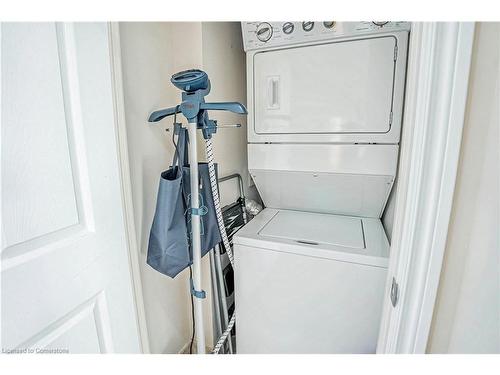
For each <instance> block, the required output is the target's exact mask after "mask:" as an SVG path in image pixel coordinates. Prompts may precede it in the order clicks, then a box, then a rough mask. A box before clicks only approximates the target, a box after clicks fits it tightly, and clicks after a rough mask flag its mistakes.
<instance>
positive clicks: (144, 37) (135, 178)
mask: <svg viewBox="0 0 500 375" xmlns="http://www.w3.org/2000/svg"><path fill="white" fill-rule="evenodd" d="M186 28H189V29H190V31H191V32H190V33H186V34H183V33H182V31H183V30H184V29H186ZM196 30H197V24H172V23H148V22H145V23H142V22H141V23H121V24H120V35H121V38H120V42H121V52H122V66H123V87H124V100H125V111H126V112H125V116H126V123H127V138H128V143H129V158H130V169H131V171H130V172H131V179H132V188H133V192H132V193H133V200H134V214H135V215H134V216H135V224H136V228H137V234H138V241H139V246H140V249H141V257H140V261H141V266H142V269H141V273H142V285H143V293H144V303H145V310H146V320H147V323H148V331H149V336H150V337H149V339H150V350H151V352H153V353H177V352H178V351H179V350H180V349H181V348H182V347H183V346H184V345H185V343H186V342H187V341H188V339H189V337H190V320H191V318H190V314H191V313H190V310H189V294H188V290H189V289H188V279H187V276H188V275H187V273H186V272H183V273H181V274H180V275H178V276H177V277H176V278H175V279H173V280H172V279H170V278H169V277H167V276H164V275H161V274H160V273H158V272H156V271H154V270H153V269H152V268H150V267H149V266H148V265H147V264H146V252H147V244H148V238H149V229H150V226H151V222H152V218H153V214H154V209H155V204H156V193H157V189H158V181H159V176H160V172H161V171H163V170H165V169H167V168H168V166H169V165H170V163H171V160H172V156H173V146H172V142H171V133H166V132H165V128H166V127H167V126H170V124H169V123H168V122H162V123H161V124H155V125H151V124H149V123H148V122H147V118H148V115H149V113H150V112H151V111H152V110H155V109H159V108H164V107H167V106H172V105H174V104H176V103H177V101H178V99H179V93H178V92H177V90H176V89H175V88H173V86H172V85H171V84H170V76H171V75H172V74H173V73H175V72H176V71H178V70H182V69H186V68H188V67H192V66H199V65H198V62H199V61H200V56H201V53H199V52H198V51H200V48H193V49H188V48H183V46H181V45H179V43H180V42H181V41H184V42H185V43H186V44H187V43H189V42H190V39H193V38H194V41H195V43H198V42H199V38H198V37H197V36H196ZM199 30H200V27H198V31H199ZM181 36H182V38H181ZM198 47H199V46H198ZM193 64H194V65H193Z"/></svg>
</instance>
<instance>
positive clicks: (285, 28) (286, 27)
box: [283, 22, 295, 35]
mask: <svg viewBox="0 0 500 375" xmlns="http://www.w3.org/2000/svg"><path fill="white" fill-rule="evenodd" d="M294 29H295V26H294V25H293V23H292V22H285V23H284V24H283V32H284V33H285V34H287V35H288V34H291V33H293V30H294Z"/></svg>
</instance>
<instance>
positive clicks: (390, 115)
mask: <svg viewBox="0 0 500 375" xmlns="http://www.w3.org/2000/svg"><path fill="white" fill-rule="evenodd" d="M392 117H393V114H392V111H391V113H389V126H391V125H392Z"/></svg>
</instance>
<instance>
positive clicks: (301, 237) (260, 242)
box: [233, 208, 389, 268]
mask: <svg viewBox="0 0 500 375" xmlns="http://www.w3.org/2000/svg"><path fill="white" fill-rule="evenodd" d="M233 241H234V244H235V248H234V251H235V253H237V252H238V251H252V249H260V250H265V251H278V252H282V253H289V254H296V255H303V256H308V257H315V258H323V259H331V260H337V261H343V262H350V263H356V264H362V265H367V266H375V267H384V268H387V266H388V264H389V242H388V241H387V237H386V235H385V232H384V228H383V227H382V223H381V222H380V220H379V219H374V218H363V217H352V216H351V217H349V216H340V215H330V214H318V213H311V212H301V211H291V210H275V209H272V208H266V209H264V210H263V211H262V212H260V213H259V214H258V215H257V216H255V218H254V219H253V220H251V221H250V222H249V223H247V224H246V225H245V226H243V228H241V229H240V230H239V231H238V232H236V234H235V235H234V237H233Z"/></svg>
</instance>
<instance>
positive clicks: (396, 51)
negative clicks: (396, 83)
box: [394, 44, 398, 61]
mask: <svg viewBox="0 0 500 375" xmlns="http://www.w3.org/2000/svg"><path fill="white" fill-rule="evenodd" d="M397 59H398V45H397V44H396V45H395V46H394V61H396V60H397Z"/></svg>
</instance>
